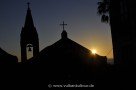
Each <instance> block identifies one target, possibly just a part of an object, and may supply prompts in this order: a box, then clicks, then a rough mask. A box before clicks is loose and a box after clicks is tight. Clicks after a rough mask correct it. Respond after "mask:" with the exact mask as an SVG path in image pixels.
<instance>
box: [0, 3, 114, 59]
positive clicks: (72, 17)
mask: <svg viewBox="0 0 136 90" xmlns="http://www.w3.org/2000/svg"><path fill="white" fill-rule="evenodd" d="M28 1H29V2H30V3H31V4H30V8H31V11H32V16H33V20H34V24H35V27H36V29H37V32H38V34H39V41H40V42H39V43H40V50H42V49H43V48H44V47H46V46H49V45H51V44H53V43H54V42H56V41H57V40H59V39H60V34H61V32H62V27H60V26H59V24H60V23H62V22H63V20H64V21H65V23H67V24H68V25H67V26H66V28H65V29H66V31H67V32H68V37H69V38H71V39H72V40H74V41H76V42H78V43H80V44H81V45H83V46H85V47H87V48H88V49H96V50H97V53H98V54H100V55H106V54H107V53H108V52H109V50H110V49H111V48H112V43H111V32H110V27H109V24H105V23H101V21H100V17H99V15H97V1H98V0H1V1H0V47H1V48H2V49H4V50H6V51H7V52H9V53H10V54H13V55H17V56H18V58H19V59H20V32H21V29H22V27H23V26H24V22H25V16H26V11H27V4H26V3H27V2H28ZM108 57H112V53H110V54H109V55H108Z"/></svg>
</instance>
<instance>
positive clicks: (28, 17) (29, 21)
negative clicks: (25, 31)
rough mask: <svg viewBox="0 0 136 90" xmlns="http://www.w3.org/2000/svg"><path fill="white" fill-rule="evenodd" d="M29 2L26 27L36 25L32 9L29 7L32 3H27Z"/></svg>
mask: <svg viewBox="0 0 136 90" xmlns="http://www.w3.org/2000/svg"><path fill="white" fill-rule="evenodd" d="M27 4H28V9H27V14H26V19H25V25H24V27H34V23H33V18H32V14H31V9H30V7H29V4H30V3H27Z"/></svg>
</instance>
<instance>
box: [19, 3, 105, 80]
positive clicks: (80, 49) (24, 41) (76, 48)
mask: <svg viewBox="0 0 136 90" xmlns="http://www.w3.org/2000/svg"><path fill="white" fill-rule="evenodd" d="M60 25H62V26H63V30H62V33H61V38H60V40H58V41H57V42H55V43H54V44H52V45H50V46H48V47H45V48H44V49H43V50H41V51H39V38H38V33H37V31H36V28H35V26H34V23H33V18H32V14H31V10H30V7H29V3H28V10H27V14H26V20H25V24H24V27H23V28H22V31H21V35H20V37H21V39H20V46H21V61H22V64H32V65H40V66H43V67H46V69H47V71H48V74H49V76H50V77H51V78H53V77H54V75H55V77H56V78H59V77H61V78H63V79H66V78H68V77H77V76H82V75H83V73H84V74H85V73H90V71H93V70H94V69H97V68H99V69H100V68H101V67H104V66H106V65H107V57H106V56H100V55H98V54H92V52H91V51H90V50H89V49H87V48H85V47H84V46H82V45H80V44H78V43H77V42H75V41H73V40H71V39H69V37H68V34H67V32H66V30H65V28H64V26H65V25H67V24H65V23H64V21H63V24H60ZM28 51H31V52H32V53H33V57H32V58H30V59H27V52H28ZM101 69H102V68H101ZM62 70H64V71H62ZM53 71H54V72H53ZM56 71H57V73H56ZM52 75H53V76H52ZM85 75H87V74H85ZM88 75H89V74H88Z"/></svg>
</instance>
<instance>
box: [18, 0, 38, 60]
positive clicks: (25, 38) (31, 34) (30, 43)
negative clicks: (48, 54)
mask: <svg viewBox="0 0 136 90" xmlns="http://www.w3.org/2000/svg"><path fill="white" fill-rule="evenodd" d="M27 4H28V9H27V14H26V19H25V24H24V26H23V27H22V31H21V34H20V46H21V62H23V63H24V62H26V61H27V57H28V55H27V51H28V52H31V53H32V55H33V57H34V56H36V55H37V54H38V53H39V39H38V33H37V31H36V28H35V26H34V23H33V18H32V14H31V10H30V7H29V5H30V3H29V2H28V3H27Z"/></svg>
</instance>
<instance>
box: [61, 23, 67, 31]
mask: <svg viewBox="0 0 136 90" xmlns="http://www.w3.org/2000/svg"><path fill="white" fill-rule="evenodd" d="M60 25H62V26H63V30H65V29H64V28H65V26H66V25H67V24H65V23H64V21H63V24H60Z"/></svg>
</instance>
